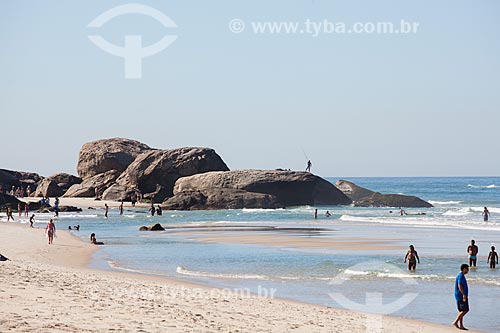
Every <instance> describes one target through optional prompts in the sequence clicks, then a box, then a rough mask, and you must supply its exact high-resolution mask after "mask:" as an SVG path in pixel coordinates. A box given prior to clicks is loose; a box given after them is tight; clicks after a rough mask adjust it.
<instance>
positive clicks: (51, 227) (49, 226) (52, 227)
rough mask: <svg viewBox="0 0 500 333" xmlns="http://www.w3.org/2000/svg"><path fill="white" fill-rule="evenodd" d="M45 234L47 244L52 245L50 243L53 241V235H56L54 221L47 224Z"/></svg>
mask: <svg viewBox="0 0 500 333" xmlns="http://www.w3.org/2000/svg"><path fill="white" fill-rule="evenodd" d="M45 232H46V234H47V238H48V239H49V244H52V242H53V241H54V235H55V234H56V225H55V224H54V221H52V219H50V221H49V223H47V226H46V227H45Z"/></svg>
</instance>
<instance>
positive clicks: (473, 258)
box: [467, 240, 479, 267]
mask: <svg viewBox="0 0 500 333" xmlns="http://www.w3.org/2000/svg"><path fill="white" fill-rule="evenodd" d="M478 252H479V248H478V247H477V245H476V241H475V240H471V241H470V245H469V246H468V247H467V253H468V254H469V266H470V267H476V262H477V253H478Z"/></svg>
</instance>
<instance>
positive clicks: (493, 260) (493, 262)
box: [486, 246, 498, 269]
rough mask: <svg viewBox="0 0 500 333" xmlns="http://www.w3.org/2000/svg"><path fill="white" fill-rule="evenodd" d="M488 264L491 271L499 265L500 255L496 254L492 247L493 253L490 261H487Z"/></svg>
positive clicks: (489, 258)
mask: <svg viewBox="0 0 500 333" xmlns="http://www.w3.org/2000/svg"><path fill="white" fill-rule="evenodd" d="M486 263H489V264H490V268H491V269H493V268H495V267H496V265H497V264H498V253H496V251H495V247H494V246H492V247H491V251H490V254H489V255H488V260H487V261H486Z"/></svg>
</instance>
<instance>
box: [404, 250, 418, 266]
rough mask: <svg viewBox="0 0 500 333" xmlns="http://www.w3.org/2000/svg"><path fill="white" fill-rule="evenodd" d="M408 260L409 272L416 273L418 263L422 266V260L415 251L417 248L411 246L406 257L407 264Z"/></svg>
mask: <svg viewBox="0 0 500 333" xmlns="http://www.w3.org/2000/svg"><path fill="white" fill-rule="evenodd" d="M407 260H408V270H409V271H414V270H415V269H416V268H417V261H418V263H419V264H420V258H419V257H418V253H417V251H415V247H414V246H413V245H410V248H409V250H408V252H406V255H405V263H406V261H407Z"/></svg>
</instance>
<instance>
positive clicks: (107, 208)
mask: <svg viewBox="0 0 500 333" xmlns="http://www.w3.org/2000/svg"><path fill="white" fill-rule="evenodd" d="M108 211H109V207H108V204H104V217H105V218H108Z"/></svg>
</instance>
